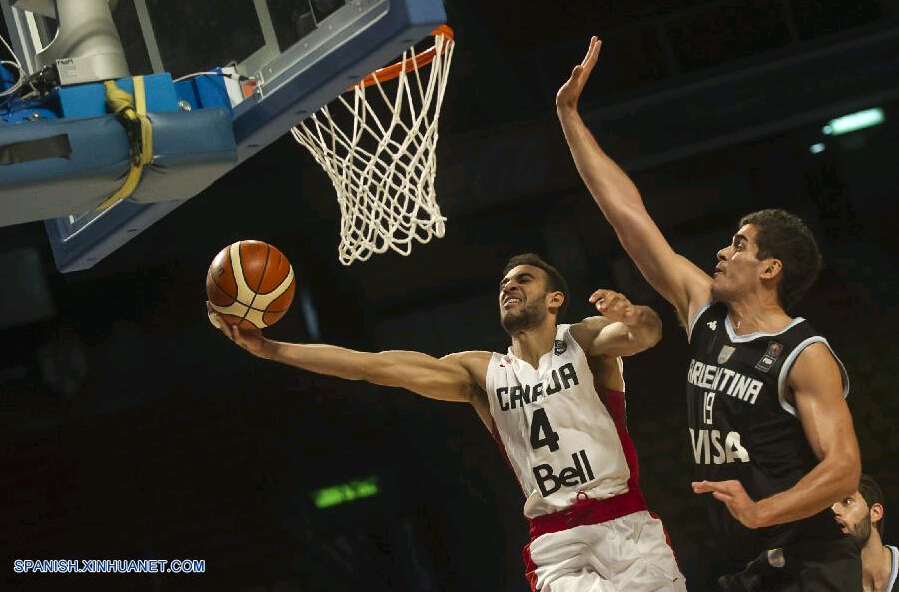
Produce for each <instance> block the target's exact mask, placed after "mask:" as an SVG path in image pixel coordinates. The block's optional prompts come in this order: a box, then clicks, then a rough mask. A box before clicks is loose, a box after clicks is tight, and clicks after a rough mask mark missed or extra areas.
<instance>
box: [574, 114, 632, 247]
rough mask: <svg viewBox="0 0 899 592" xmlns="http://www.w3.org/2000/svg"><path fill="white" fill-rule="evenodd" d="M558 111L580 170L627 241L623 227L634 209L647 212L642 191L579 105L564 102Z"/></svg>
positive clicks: (612, 222) (600, 206)
mask: <svg viewBox="0 0 899 592" xmlns="http://www.w3.org/2000/svg"><path fill="white" fill-rule="evenodd" d="M557 113H558V116H559V121H560V123H561V124H562V131H563V133H564V134H565V140H566V142H567V143H568V147H569V149H570V151H571V156H572V158H573V159H574V164H575V167H576V168H577V170H578V173H580V175H581V178H582V179H583V180H584V184H585V185H586V186H587V189H589V191H590V194H591V195H592V196H593V199H594V201H596V204H597V205H598V206H599V208H600V210H602V213H603V214H604V215H605V217H606V219H607V220H608V221H609V223H610V224H611V225H612V227H613V228H614V229H615V230H616V232H618V234H619V236H620V237H621V238H622V241H624V240H625V239H626V238H627V236H626V233H625V235H624V236H622V230H623V229H624V228H625V226H626V224H627V223H628V218H629V217H631V216H632V215H633V213H635V212H638V213H643V214H645V211H646V210H645V207H644V205H643V199H642V198H641V197H640V192H639V191H638V190H637V187H636V185H634V183H633V181H631V179H630V178H629V177H628V176H627V173H625V172H624V171H623V170H622V169H621V167H619V166H618V165H617V164H616V163H615V161H613V160H612V159H611V158H610V157H609V156H608V155H607V154H606V153H605V152H604V151H603V150H602V148H600V146H599V144H598V143H597V142H596V138H595V137H594V136H593V134H592V133H591V132H590V130H589V129H588V128H587V126H586V124H585V123H584V120H583V119H582V118H581V116H580V113H578V111H577V109H576V108H574V107H569V106H561V107H558V108H557ZM627 246H628V245H626V244H625V247H627Z"/></svg>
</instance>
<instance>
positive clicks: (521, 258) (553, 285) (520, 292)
mask: <svg viewBox="0 0 899 592" xmlns="http://www.w3.org/2000/svg"><path fill="white" fill-rule="evenodd" d="M567 304H568V283H567V282H566V281H565V278H564V277H562V274H561V273H559V271H558V270H557V269H556V268H555V267H553V266H552V265H550V264H549V263H547V262H546V261H544V260H543V259H541V258H540V257H539V256H538V255H535V254H534V253H522V254H519V255H514V256H512V257H510V258H509V261H508V262H507V263H506V266H505V267H504V268H503V276H502V279H501V280H500V286H499V315H500V322H501V323H502V325H503V329H505V330H506V333H509V334H510V335H511V334H513V333H517V332H520V331H526V330H528V329H533V328H535V327H538V326H539V325H540V324H541V323H546V322H552V323H553V324H555V323H556V322H558V319H560V318H561V317H562V314H563V313H564V312H565V307H566V305H567Z"/></svg>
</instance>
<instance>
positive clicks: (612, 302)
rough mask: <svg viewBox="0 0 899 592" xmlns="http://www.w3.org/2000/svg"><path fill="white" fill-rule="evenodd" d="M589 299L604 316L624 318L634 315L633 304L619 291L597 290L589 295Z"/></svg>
mask: <svg viewBox="0 0 899 592" xmlns="http://www.w3.org/2000/svg"><path fill="white" fill-rule="evenodd" d="M589 301H590V302H591V303H593V304H595V305H596V310H598V311H599V312H600V313H602V314H603V315H606V316H609V315H611V316H615V317H616V318H617V317H621V318H625V319H626V318H628V317H631V316H633V315H634V305H633V304H631V301H630V300H628V299H627V297H626V296H625V295H624V294H621V293H619V292H613V291H612V290H597V291H595V292H593V294H591V295H590V298H589Z"/></svg>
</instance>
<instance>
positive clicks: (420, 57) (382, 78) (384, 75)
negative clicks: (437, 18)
mask: <svg viewBox="0 0 899 592" xmlns="http://www.w3.org/2000/svg"><path fill="white" fill-rule="evenodd" d="M431 35H433V36H434V37H438V36H441V35H442V36H443V37H446V38H447V39H449V40H453V30H452V29H451V28H450V27H449V26H448V25H440V26H439V27H437V28H436V29H434V30H433V31H431ZM443 47H444V51H445V50H446V45H444V46H443ZM436 55H437V46H436V45H434V46H432V47H430V48H428V49H426V50H424V51H422V52H421V53H418V54H416V55H415V57H414V58H411V57H410V58H406V59H405V60H401V61H399V62H397V63H395V64H391V65H389V66H384V67H383V68H380V69H378V70H375V71H374V72H372V73H371V74H369V75H368V76H366V77H365V78H363V79H362V82H359V83H357V84H354V85H353V86H351V87H350V88H348V89H347V90H353V89H354V88H356V87H357V86H371V85H373V84H375V79H377V81H378V82H386V81H388V80H393V79H394V78H396V77H397V76H399V75H400V72H403V71H406V70H414V69H415V68H421V67H422V66H427V65H428V64H430V63H431V62H432V61H433V60H434V56H436Z"/></svg>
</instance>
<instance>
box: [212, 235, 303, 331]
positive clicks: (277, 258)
mask: <svg viewBox="0 0 899 592" xmlns="http://www.w3.org/2000/svg"><path fill="white" fill-rule="evenodd" d="M294 292H296V280H295V279H294V275H293V267H291V265H290V261H288V260H287V257H285V256H284V254H283V253H282V252H281V251H279V250H278V249H276V248H275V247H273V246H272V245H270V244H268V243H266V242H263V241H258V240H242V241H237V242H236V243H233V244H231V245H228V246H227V247H225V248H224V249H222V250H221V251H219V254H218V255H216V256H215V259H213V260H212V264H211V265H210V266H209V271H207V272H206V296H207V298H208V299H209V303H210V305H211V307H212V309H213V310H215V311H216V312H217V313H218V314H219V317H220V318H221V319H222V320H223V321H224V322H226V323H228V324H229V325H237V326H238V327H241V328H244V327H246V328H249V327H257V328H259V329H264V328H265V327H268V326H270V325H272V324H274V323H275V322H276V321H277V320H278V319H280V318H281V317H283V316H284V313H286V312H287V309H288V308H290V303H291V302H293V295H294ZM210 321H212V322H213V324H215V321H214V320H213V317H212V316H210Z"/></svg>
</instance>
